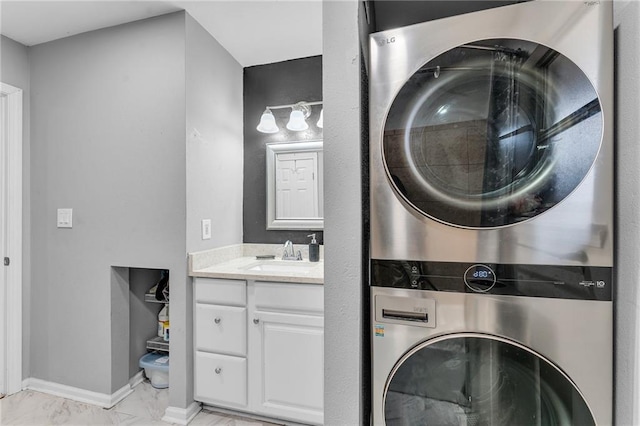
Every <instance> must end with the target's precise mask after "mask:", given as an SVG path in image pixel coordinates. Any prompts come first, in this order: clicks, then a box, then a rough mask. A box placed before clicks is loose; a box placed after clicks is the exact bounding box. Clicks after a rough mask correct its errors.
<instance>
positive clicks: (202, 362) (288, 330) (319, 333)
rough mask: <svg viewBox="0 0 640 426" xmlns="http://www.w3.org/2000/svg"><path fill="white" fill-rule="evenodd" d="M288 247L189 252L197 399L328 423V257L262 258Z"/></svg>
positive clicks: (251, 411) (273, 415) (276, 416)
mask: <svg viewBox="0 0 640 426" xmlns="http://www.w3.org/2000/svg"><path fill="white" fill-rule="evenodd" d="M296 249H298V248H297V247H296ZM300 249H301V250H304V247H302V246H301V247H300ZM281 250H282V246H280V245H264V244H244V245H238V246H231V247H223V248H221V249H215V250H209V251H207V252H200V253H194V254H191V255H190V256H189V274H190V275H191V276H193V277H194V345H195V348H194V349H195V350H194V356H195V364H194V375H195V380H194V386H195V389H194V398H195V399H196V400H197V401H200V402H202V403H204V404H205V405H208V406H212V407H217V408H222V409H227V410H234V411H241V412H244V413H249V414H253V415H257V416H262V417H269V418H274V419H282V420H288V421H292V422H296V423H306V424H322V423H323V381H324V288H323V285H322V284H323V277H324V262H323V261H320V262H309V261H308V260H302V261H283V260H279V257H276V258H275V259H256V256H260V255H265V254H270V253H272V252H275V253H274V254H276V253H278V252H281ZM303 259H308V255H306V254H304V253H303Z"/></svg>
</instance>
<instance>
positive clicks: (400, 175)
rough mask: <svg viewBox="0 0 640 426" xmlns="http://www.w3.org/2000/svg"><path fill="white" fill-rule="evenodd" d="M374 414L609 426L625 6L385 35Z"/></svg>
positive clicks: (506, 16) (373, 111)
mask: <svg viewBox="0 0 640 426" xmlns="http://www.w3.org/2000/svg"><path fill="white" fill-rule="evenodd" d="M370 46H371V67H370V97H369V98H370V107H369V113H370V117H369V118H370V138H371V142H370V189H371V194H370V195H371V222H370V223H371V333H372V337H371V339H372V351H373V352H372V375H373V382H372V385H373V389H372V398H373V401H372V409H373V413H372V414H373V423H374V424H375V425H385V424H386V425H387V426H390V425H414V424H438V425H439V424H452V425H454V424H455V425H487V426H488V425H491V426H499V425H505V426H506V425H520V424H527V425H564V424H575V425H608V424H611V423H612V407H613V396H612V393H613V392H612V383H613V373H612V371H613V367H612V364H613V361H612V360H613V355H612V353H613V348H612V347H613V343H612V340H613V337H612V336H613V321H612V294H613V288H612V286H613V283H612V276H613V273H612V268H613V244H614V241H613V128H612V126H613V57H612V51H613V28H612V3H611V2H610V1H593V2H592V1H588V2H583V1H530V2H526V3H520V4H516V5H511V6H504V7H499V8H495V9H489V10H485V11H481V12H475V13H471V14H466V15H460V16H455V17H451V18H445V19H441V20H437V21H430V22H427V23H423V24H417V25H412V26H409V27H405V28H400V29H396V30H389V31H384V32H381V33H376V34H372V35H371V43H370Z"/></svg>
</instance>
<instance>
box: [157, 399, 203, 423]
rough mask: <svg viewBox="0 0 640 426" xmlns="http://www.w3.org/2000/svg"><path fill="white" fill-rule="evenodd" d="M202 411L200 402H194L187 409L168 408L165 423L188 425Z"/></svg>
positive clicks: (163, 419)
mask: <svg viewBox="0 0 640 426" xmlns="http://www.w3.org/2000/svg"><path fill="white" fill-rule="evenodd" d="M200 410H202V406H201V405H200V403H199V402H192V403H191V405H189V406H188V407H187V408H178V407H167V409H166V410H165V412H164V417H163V418H162V419H161V420H162V421H163V422H167V423H175V424H178V425H187V424H189V422H190V421H191V420H193V418H194V417H195V416H196V415H197V414H198V413H199V412H200Z"/></svg>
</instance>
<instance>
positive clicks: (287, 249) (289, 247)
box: [282, 240, 302, 260]
mask: <svg viewBox="0 0 640 426" xmlns="http://www.w3.org/2000/svg"><path fill="white" fill-rule="evenodd" d="M282 260H302V253H301V252H300V250H298V254H295V252H294V250H293V243H292V242H291V240H287V241H286V242H285V243H284V251H283V252H282Z"/></svg>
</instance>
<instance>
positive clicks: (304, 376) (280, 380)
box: [249, 311, 324, 424]
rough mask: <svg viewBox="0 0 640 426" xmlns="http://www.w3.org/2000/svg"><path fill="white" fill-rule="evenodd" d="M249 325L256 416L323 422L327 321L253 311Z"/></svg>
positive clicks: (317, 318)
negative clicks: (325, 331) (325, 326)
mask: <svg viewBox="0 0 640 426" xmlns="http://www.w3.org/2000/svg"><path fill="white" fill-rule="evenodd" d="M249 325H250V339H251V353H250V363H251V369H250V377H251V379H250V381H251V383H250V385H251V389H252V391H254V390H255V392H256V393H255V395H254V398H255V399H254V405H255V410H256V412H259V413H261V414H265V415H269V416H274V417H281V418H285V419H291V420H297V421H301V422H303V423H311V424H322V422H323V406H324V402H323V391H324V319H323V317H321V316H314V315H302V314H290V313H274V312H263V311H254V312H253V315H251V322H250V324H249Z"/></svg>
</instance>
